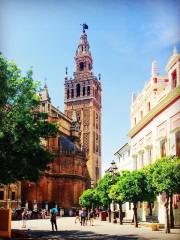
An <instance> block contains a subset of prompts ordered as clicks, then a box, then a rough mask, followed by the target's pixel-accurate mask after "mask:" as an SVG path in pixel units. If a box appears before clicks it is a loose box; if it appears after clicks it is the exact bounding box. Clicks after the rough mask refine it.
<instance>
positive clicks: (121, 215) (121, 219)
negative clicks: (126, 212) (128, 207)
mask: <svg viewBox="0 0 180 240" xmlns="http://www.w3.org/2000/svg"><path fill="white" fill-rule="evenodd" d="M119 223H120V224H121V225H122V224H123V211H122V203H119Z"/></svg>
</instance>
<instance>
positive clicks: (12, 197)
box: [11, 192, 16, 200]
mask: <svg viewBox="0 0 180 240" xmlns="http://www.w3.org/2000/svg"><path fill="white" fill-rule="evenodd" d="M15 199H16V193H15V192H12V193H11V200H15Z"/></svg>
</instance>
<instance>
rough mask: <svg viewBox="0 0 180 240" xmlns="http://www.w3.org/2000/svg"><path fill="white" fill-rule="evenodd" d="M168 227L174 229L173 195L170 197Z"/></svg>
mask: <svg viewBox="0 0 180 240" xmlns="http://www.w3.org/2000/svg"><path fill="white" fill-rule="evenodd" d="M170 226H171V228H174V213H173V194H171V195H170Z"/></svg>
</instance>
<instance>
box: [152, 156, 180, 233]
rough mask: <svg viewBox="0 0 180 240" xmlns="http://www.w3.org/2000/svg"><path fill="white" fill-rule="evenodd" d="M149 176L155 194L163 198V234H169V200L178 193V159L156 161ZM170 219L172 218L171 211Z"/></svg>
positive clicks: (179, 185) (168, 158)
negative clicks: (161, 195)
mask: <svg viewBox="0 0 180 240" xmlns="http://www.w3.org/2000/svg"><path fill="white" fill-rule="evenodd" d="M149 175H150V179H152V180H151V181H152V184H153V186H154V188H155V190H156V193H157V194H163V196H164V208H165V232H166V233H170V224H169V199H171V198H172V196H173V194H176V193H178V194H179V193H180V158H176V157H165V158H162V159H159V160H157V161H156V162H155V163H154V164H152V166H151V167H150V169H149ZM170 209H172V202H170ZM170 218H172V210H171V213H170ZM171 220H172V221H173V219H171Z"/></svg>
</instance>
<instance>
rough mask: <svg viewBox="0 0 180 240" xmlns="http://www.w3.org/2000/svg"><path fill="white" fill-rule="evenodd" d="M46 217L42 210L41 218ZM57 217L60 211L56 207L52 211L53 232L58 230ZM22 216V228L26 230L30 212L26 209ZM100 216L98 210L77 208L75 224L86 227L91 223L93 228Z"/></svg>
mask: <svg viewBox="0 0 180 240" xmlns="http://www.w3.org/2000/svg"><path fill="white" fill-rule="evenodd" d="M46 215H47V212H46V210H45V209H42V210H41V218H42V219H45V218H46ZM57 215H58V209H57V208H56V207H55V206H54V207H53V208H51V210H50V222H51V227H52V231H55V230H56V231H57V230H58V228H57V221H56V218H57ZM21 216H22V228H26V221H27V220H28V219H29V211H28V210H27V209H26V208H24V209H23V212H22V214H21ZM98 216H99V213H98V209H95V210H93V209H90V210H89V209H87V208H85V207H83V208H81V209H78V208H77V209H76V211H75V223H77V222H79V223H80V224H81V226H85V225H88V222H89V224H90V226H93V225H94V219H95V218H96V217H98Z"/></svg>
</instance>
